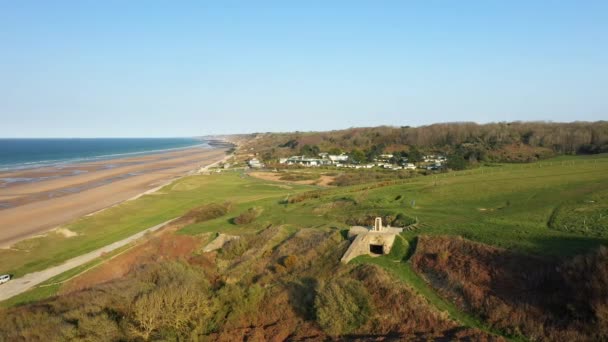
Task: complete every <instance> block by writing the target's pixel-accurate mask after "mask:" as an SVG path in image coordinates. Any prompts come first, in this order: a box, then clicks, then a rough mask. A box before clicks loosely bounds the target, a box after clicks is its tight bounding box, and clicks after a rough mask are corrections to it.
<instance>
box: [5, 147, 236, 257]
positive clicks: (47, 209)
mask: <svg viewBox="0 0 608 342" xmlns="http://www.w3.org/2000/svg"><path fill="white" fill-rule="evenodd" d="M225 150H226V149H225V148H212V149H203V148H189V149H184V150H179V151H172V152H166V153H157V154H150V155H145V156H138V157H132V158H121V159H112V160H104V161H95V162H92V163H80V164H66V165H63V166H61V167H47V168H40V169H30V170H22V171H14V172H2V173H0V247H3V248H5V247H8V246H10V245H11V244H13V243H15V242H17V241H19V240H22V239H24V238H27V237H30V236H34V235H38V234H42V233H44V232H46V231H48V230H50V229H53V228H55V227H57V226H60V225H62V224H65V223H67V222H69V221H72V220H74V219H76V218H79V217H82V216H84V215H87V214H90V213H94V212H97V211H99V210H102V209H104V208H107V207H109V206H112V205H115V204H117V203H120V202H123V201H125V200H128V199H131V198H133V197H135V196H138V195H139V194H141V193H143V192H146V191H149V190H151V189H155V188H157V187H158V186H160V185H163V184H166V183H167V182H169V181H171V180H172V179H175V178H178V177H181V176H183V175H185V174H187V173H188V172H189V171H192V170H197V169H199V168H201V167H204V166H207V165H210V164H212V163H215V162H217V161H220V160H222V159H223V158H224V157H225V156H226V154H225Z"/></svg>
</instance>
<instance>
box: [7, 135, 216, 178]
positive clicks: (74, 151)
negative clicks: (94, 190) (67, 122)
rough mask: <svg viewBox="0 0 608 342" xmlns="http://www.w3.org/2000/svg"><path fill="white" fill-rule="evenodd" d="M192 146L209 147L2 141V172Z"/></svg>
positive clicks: (133, 141)
mask: <svg viewBox="0 0 608 342" xmlns="http://www.w3.org/2000/svg"><path fill="white" fill-rule="evenodd" d="M191 147H201V148H208V147H210V145H209V141H207V140H204V139H201V138H66V139H63V138H61V139H0V171H12V170H21V169H30V168H38V167H49V166H61V165H65V164H71V163H79V162H90V161H98V160H106V159H116V158H126V157H134V156H138V155H145V154H152V153H160V152H169V151H174V150H179V149H184V148H191Z"/></svg>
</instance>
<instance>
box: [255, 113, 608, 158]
mask: <svg viewBox="0 0 608 342" xmlns="http://www.w3.org/2000/svg"><path fill="white" fill-rule="evenodd" d="M247 147H248V148H253V149H254V150H255V151H256V152H258V153H259V154H260V156H261V157H262V158H263V159H266V160H271V159H273V158H278V157H283V156H288V155H293V154H303V155H314V154H316V153H318V152H319V151H325V152H330V153H340V152H346V153H349V154H351V155H353V156H354V158H355V159H358V160H369V159H370V157H373V156H374V155H378V154H380V153H394V152H400V153H408V152H410V151H412V150H415V151H421V152H423V153H433V152H435V153H444V154H458V155H459V156H462V158H463V159H465V160H466V161H470V162H475V161H509V162H527V161H534V160H538V159H542V158H546V157H550V156H553V155H557V154H595V153H604V152H608V122H607V121H597V122H572V123H552V122H510V123H507V122H503V123H489V124H482V125H480V124H476V123H468V122H458V123H442V124H433V125H428V126H421V127H409V126H403V127H390V126H381V127H371V128H350V129H346V130H339V131H329V132H306V133H303V132H295V133H265V134H258V135H257V136H256V139H254V140H252V141H251V142H250V143H249V144H248V145H247Z"/></svg>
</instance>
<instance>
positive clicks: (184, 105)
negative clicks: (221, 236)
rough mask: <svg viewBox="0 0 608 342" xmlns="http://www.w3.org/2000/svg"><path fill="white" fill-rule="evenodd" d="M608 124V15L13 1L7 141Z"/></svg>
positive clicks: (1, 129)
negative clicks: (441, 125) (450, 124)
mask: <svg viewBox="0 0 608 342" xmlns="http://www.w3.org/2000/svg"><path fill="white" fill-rule="evenodd" d="M607 118H608V1H597V2H593V1H492V0H486V1H475V2H473V1H356V0H351V1H300V2H296V1H277V2H269V1H243V2H237V1H217V2H215V3H211V2H204V1H192V2H188V1H107V0H106V1H84V0H83V1H26V0H20V1H2V2H0V137H74V136H79V137H102V136H103V137H105V136H107V137H112V136H120V137H139V136H152V137H156V136H193V135H203V134H219V133H241V132H265V131H294V130H300V131H307V130H328V129H338V128H347V127H352V126H377V125H397V126H401V125H411V126H418V125H424V124H430V123H434V122H445V121H476V122H490V121H511V120H551V121H575V120H587V121H592V120H601V119H607Z"/></svg>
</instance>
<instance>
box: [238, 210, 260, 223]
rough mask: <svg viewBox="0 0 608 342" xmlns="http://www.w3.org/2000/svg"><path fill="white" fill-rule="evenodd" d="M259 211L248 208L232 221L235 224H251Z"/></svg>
mask: <svg viewBox="0 0 608 342" xmlns="http://www.w3.org/2000/svg"><path fill="white" fill-rule="evenodd" d="M260 213H261V211H260V210H259V209H256V208H249V209H247V211H246V212H244V213H242V214H240V215H239V216H237V217H235V218H234V219H233V222H234V223H235V224H239V225H240V224H249V223H251V222H253V221H254V220H255V219H256V218H257V217H258V216H259V215H260Z"/></svg>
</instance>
